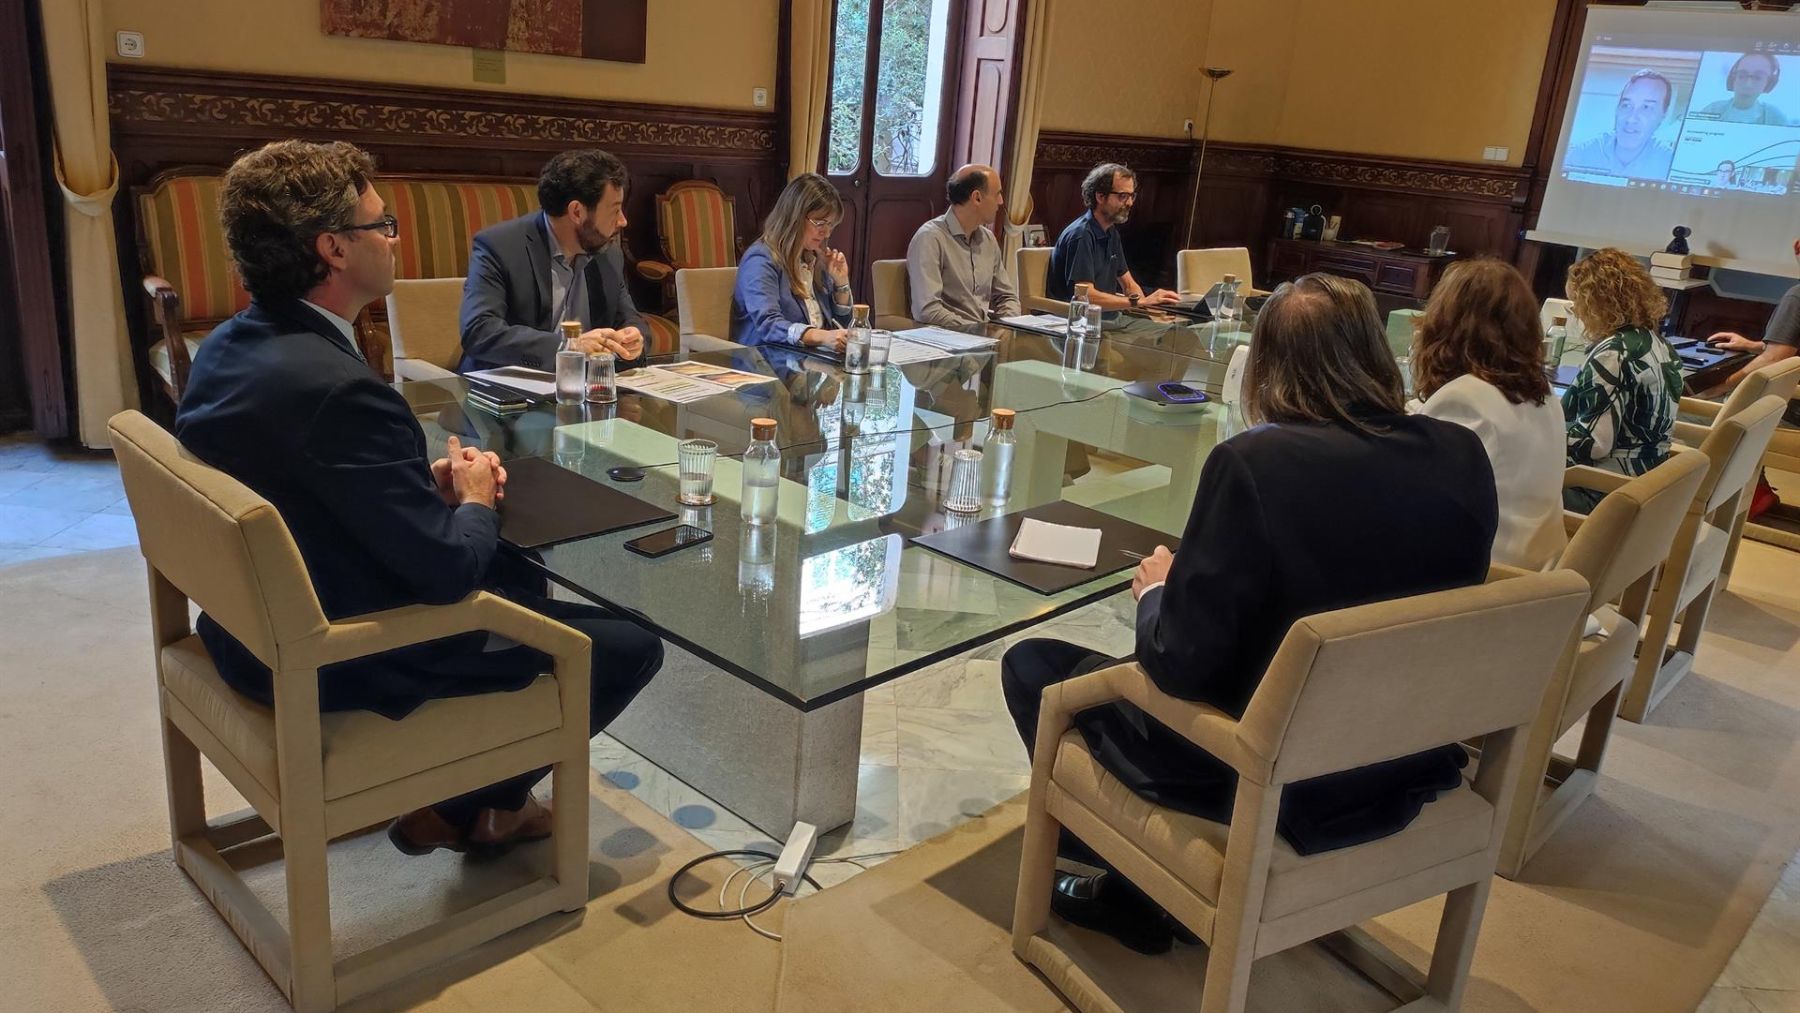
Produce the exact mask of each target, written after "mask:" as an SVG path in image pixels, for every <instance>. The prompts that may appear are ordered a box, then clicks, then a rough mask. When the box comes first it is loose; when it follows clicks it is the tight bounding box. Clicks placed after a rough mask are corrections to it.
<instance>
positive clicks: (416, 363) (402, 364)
mask: <svg viewBox="0 0 1800 1013" xmlns="http://www.w3.org/2000/svg"><path fill="white" fill-rule="evenodd" d="M456 378H457V374H456V373H455V372H454V371H452V370H448V369H445V368H444V367H442V366H440V365H438V364H437V363H435V362H427V361H426V360H424V359H408V358H406V357H404V356H402V357H401V358H398V359H395V360H394V379H396V380H454V379H456Z"/></svg>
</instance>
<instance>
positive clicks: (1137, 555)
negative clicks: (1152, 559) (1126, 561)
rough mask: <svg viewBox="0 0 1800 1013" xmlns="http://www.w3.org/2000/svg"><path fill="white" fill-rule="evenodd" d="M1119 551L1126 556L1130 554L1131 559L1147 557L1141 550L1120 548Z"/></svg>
mask: <svg viewBox="0 0 1800 1013" xmlns="http://www.w3.org/2000/svg"><path fill="white" fill-rule="evenodd" d="M1119 551H1120V552H1122V553H1124V554H1125V555H1127V556H1130V557H1131V558H1132V559H1147V558H1149V557H1147V556H1145V555H1144V554H1143V553H1141V552H1133V551H1131V550H1130V549H1120V550H1119Z"/></svg>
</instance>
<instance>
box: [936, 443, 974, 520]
mask: <svg viewBox="0 0 1800 1013" xmlns="http://www.w3.org/2000/svg"><path fill="white" fill-rule="evenodd" d="M944 509H945V510H946V511H947V512H949V513H953V514H972V513H979V512H980V511H981V451H979V450H976V449H974V448H972V447H965V448H963V449H962V450H958V451H957V452H956V454H955V463H953V464H952V465H951V466H950V491H949V492H948V493H946V494H945V495H944Z"/></svg>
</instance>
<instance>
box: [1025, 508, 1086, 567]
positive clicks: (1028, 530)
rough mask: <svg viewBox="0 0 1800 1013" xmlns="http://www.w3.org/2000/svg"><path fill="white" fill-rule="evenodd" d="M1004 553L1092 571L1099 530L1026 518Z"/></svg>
mask: <svg viewBox="0 0 1800 1013" xmlns="http://www.w3.org/2000/svg"><path fill="white" fill-rule="evenodd" d="M1007 554H1008V555H1010V556H1012V557H1013V558H1014V559H1029V560H1032V561H1033V562H1038V563H1055V564H1057V565H1058V566H1075V567H1080V568H1081V569H1083V570H1092V569H1093V568H1094V564H1095V563H1097V562H1099V561H1100V529H1099V528H1075V527H1070V526H1068V525H1066V524H1049V523H1046V522H1044V521H1040V520H1037V519H1036V518H1033V517H1027V518H1025V520H1024V521H1022V522H1020V524H1019V534H1018V536H1017V537H1015V538H1014V539H1013V543H1012V548H1010V549H1008V550H1007Z"/></svg>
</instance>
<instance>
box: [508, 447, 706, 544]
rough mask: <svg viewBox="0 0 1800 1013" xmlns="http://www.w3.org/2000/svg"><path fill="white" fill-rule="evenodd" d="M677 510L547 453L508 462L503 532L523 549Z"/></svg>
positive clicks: (671, 516)
mask: <svg viewBox="0 0 1800 1013" xmlns="http://www.w3.org/2000/svg"><path fill="white" fill-rule="evenodd" d="M674 519H675V515H674V514H672V513H670V512H669V511H667V510H664V509H663V508H662V507H659V506H657V505H655V504H653V503H646V502H644V501H643V500H641V499H638V498H637V497H635V496H628V495H626V494H625V493H622V492H620V491H618V490H617V489H610V488H608V487H606V486H604V485H601V484H600V483H599V482H596V481H594V480H593V479H591V478H588V477H587V476H585V475H581V474H577V473H576V472H573V471H570V470H569V469H567V468H563V467H559V466H558V465H557V464H556V463H555V462H553V461H547V460H545V459H544V458H541V457H522V458H519V459H517V460H513V461H507V462H506V498H505V499H503V500H501V501H500V537H501V538H504V539H505V540H506V541H508V542H511V543H512V544H514V545H516V546H518V547H519V548H521V549H541V548H543V547H545V546H547V545H555V544H557V543H558V542H568V541H573V540H574V539H577V538H587V537H589V536H590V535H604V534H606V533H608V532H610V531H620V530H623V529H625V528H635V527H637V526H638V525H640V524H652V523H655V522H656V521H671V520H674Z"/></svg>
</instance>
